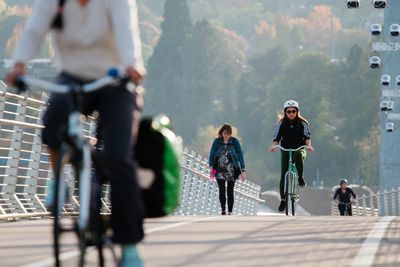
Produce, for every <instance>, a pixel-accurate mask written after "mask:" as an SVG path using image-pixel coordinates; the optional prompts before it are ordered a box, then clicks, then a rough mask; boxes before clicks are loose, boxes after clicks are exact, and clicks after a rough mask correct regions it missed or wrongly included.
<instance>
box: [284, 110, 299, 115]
mask: <svg viewBox="0 0 400 267" xmlns="http://www.w3.org/2000/svg"><path fill="white" fill-rule="evenodd" d="M296 112H297V110H295V109H288V110H286V114H296Z"/></svg>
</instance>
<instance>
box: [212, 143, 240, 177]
mask: <svg viewBox="0 0 400 267" xmlns="http://www.w3.org/2000/svg"><path fill="white" fill-rule="evenodd" d="M223 143H224V139H223V138H215V139H214V142H213V143H212V146H211V150H210V157H209V159H208V165H209V166H210V167H212V166H214V163H215V159H216V157H218V156H219V155H221V151H222V148H223ZM228 149H229V152H230V154H231V156H232V159H233V164H234V165H235V167H239V168H240V169H242V170H244V169H245V166H244V159H243V151H242V148H241V146H240V143H239V140H237V139H236V138H235V137H231V138H229V140H228Z"/></svg>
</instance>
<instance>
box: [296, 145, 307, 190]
mask: <svg viewBox="0 0 400 267" xmlns="http://www.w3.org/2000/svg"><path fill="white" fill-rule="evenodd" d="M306 156H307V152H306V151H305V150H304V149H300V150H299V151H296V152H294V153H293V162H294V163H295V164H296V169H297V174H298V175H299V185H300V186H305V185H306V181H305V179H304V176H303V170H304V160H305V159H306Z"/></svg>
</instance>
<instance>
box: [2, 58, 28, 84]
mask: <svg viewBox="0 0 400 267" xmlns="http://www.w3.org/2000/svg"><path fill="white" fill-rule="evenodd" d="M25 74H26V69H25V64H24V63H21V62H17V63H15V65H14V67H13V68H12V69H11V71H10V72H9V73H7V75H6V83H7V85H9V86H15V83H16V80H17V78H18V77H20V76H22V75H25Z"/></svg>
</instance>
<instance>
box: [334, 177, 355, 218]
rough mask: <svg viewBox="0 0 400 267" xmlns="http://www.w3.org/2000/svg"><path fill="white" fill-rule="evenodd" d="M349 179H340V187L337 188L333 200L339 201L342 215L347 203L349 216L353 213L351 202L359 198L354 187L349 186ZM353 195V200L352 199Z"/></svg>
mask: <svg viewBox="0 0 400 267" xmlns="http://www.w3.org/2000/svg"><path fill="white" fill-rule="evenodd" d="M347 184H348V183H347V180H346V179H342V180H340V183H339V185H340V187H339V188H338V189H336V192H335V194H334V195H333V200H334V201H337V202H339V204H338V209H339V212H340V215H341V216H344V215H345V214H344V211H345V209H346V205H347V214H348V215H349V216H351V215H353V213H352V210H351V204H352V203H353V202H354V201H355V200H356V199H357V196H356V194H355V193H354V191H353V189H351V188H350V187H347ZM351 197H353V200H352V199H351Z"/></svg>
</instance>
